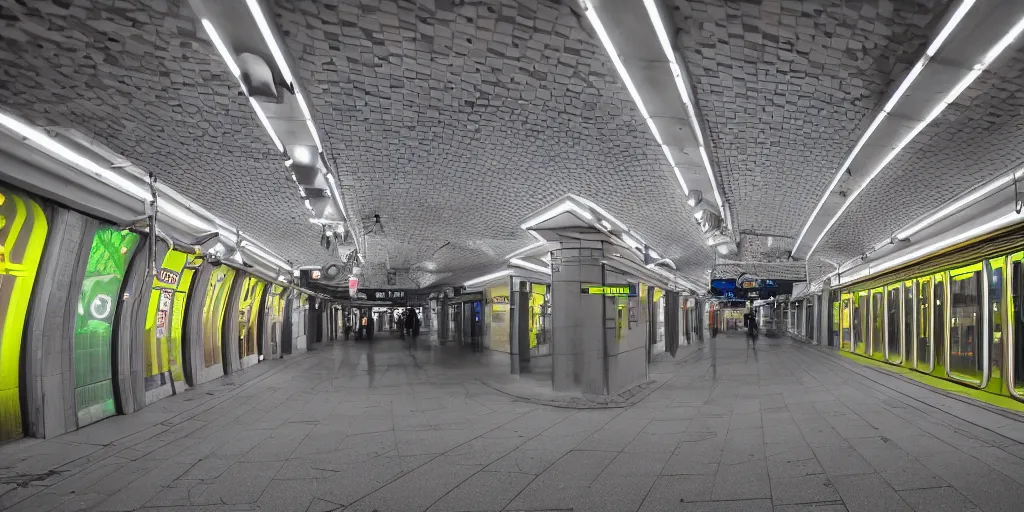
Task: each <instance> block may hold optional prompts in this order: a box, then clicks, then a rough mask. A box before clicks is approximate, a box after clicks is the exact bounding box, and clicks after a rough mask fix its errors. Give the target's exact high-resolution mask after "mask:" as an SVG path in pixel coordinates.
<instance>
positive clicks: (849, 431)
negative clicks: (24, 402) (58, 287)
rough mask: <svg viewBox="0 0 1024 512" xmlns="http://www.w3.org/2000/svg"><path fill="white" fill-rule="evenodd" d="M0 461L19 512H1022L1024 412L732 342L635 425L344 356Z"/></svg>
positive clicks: (676, 381)
mask: <svg viewBox="0 0 1024 512" xmlns="http://www.w3.org/2000/svg"><path fill="white" fill-rule="evenodd" d="M314 348H316V349H315V350H312V351H310V352H306V353H303V354H300V355H298V356H296V357H292V358H288V359H284V360H275V361H269V362H268V364H261V365H258V366H257V367H256V368H254V369H252V370H250V371H247V372H242V373H240V374H238V375H237V376H228V377H227V378H225V379H221V380H218V381H214V382H211V383H207V384H203V385H200V386H198V387H197V388H195V389H192V390H190V391H188V392H185V393H183V394H180V395H176V396H173V397H169V398H167V399H165V400H162V401H160V402H159V403H158V404H155V405H154V406H151V407H148V408H146V409H145V410H143V411H141V412H139V413H137V414H134V415H130V416H116V417H113V418H109V419H106V420H103V421H101V422H98V423H96V424H93V425H90V426H87V427H85V428H82V429H80V430H78V431H76V432H72V433H69V434H65V435H62V436H59V437H56V438H54V439H49V440H34V439H24V440H21V441H17V442H14V443H9V444H6V445H3V446H0V461H2V462H0V509H2V510H5V511H10V512H15V511H39V512H44V511H72V510H75V511H78V510H96V511H101V510H103V511H114V510H147V511H169V510H175V511H176V510H194V511H222V510H223V511H244V510H267V511H310V512H312V511H328V510H345V511H367V512H369V511H379V512H402V511H425V510H429V511H474V512H476V511H480V512H482V511H498V510H507V511H519V510H547V511H550V510H559V511H563V510H573V511H591V510H593V511H598V510H608V511H644V512H647V511H680V510H687V511H689V510H735V511H759V510H765V511H771V510H777V511H798V510H822V511H841V510H849V511H862V510H863V511H871V512H877V511H882V510H885V511H889V510H920V511H925V510H927V511H929V512H932V511H938V510H956V511H966V510H985V511H990V510H991V511H998V510H1019V509H1020V506H1019V505H1020V503H1022V502H1024V444H1022V443H1024V416H1021V415H1018V414H1017V413H1014V412H1010V411H1006V410H1002V409H996V408H994V407H992V406H989V405H987V404H983V403H981V402H974V401H972V400H971V399H969V398H965V397H961V396H956V395H951V394H946V393H944V392H942V391H939V390H935V389H933V388H928V387H925V386H922V385H921V384H919V383H916V382H913V381H910V380H907V379H905V378H902V377H900V376H898V375H896V374H893V373H890V372H888V371H885V370H881V369H876V368H872V367H869V366H864V365H859V364H855V363H854V362H852V361H849V360H848V359H847V358H844V357H841V356H839V355H837V353H836V352H834V351H832V350H831V349H828V348H824V347H818V346H813V345H807V344H803V343H799V342H796V341H793V340H791V339H788V338H779V339H767V338H764V337H762V338H761V340H760V341H759V342H758V344H757V346H756V348H752V347H750V346H749V344H748V343H747V341H746V340H745V339H744V338H743V337H742V336H739V335H734V334H730V335H720V336H718V337H717V338H714V339H709V340H708V341H706V342H705V343H704V344H703V345H696V346H694V347H693V350H692V351H689V352H686V353H685V355H683V354H679V355H677V358H675V359H672V358H666V359H664V360H661V361H658V362H655V363H653V364H652V365H651V372H652V376H654V377H656V380H657V381H658V384H657V388H656V389H654V390H653V391H652V392H651V393H650V394H648V395H647V396H646V397H644V398H643V400H641V401H639V402H638V403H636V404H634V405H631V406H628V407H616V408H607V409H596V410H595V409H588V410H580V409H573V408H560V407H549V406H544V405H537V404H534V403H528V402H524V401H521V400H518V399H515V398H513V397H510V396H508V395H506V394H503V393H501V392H498V391H495V390H493V389H491V388H489V387H487V386H485V385H483V384H482V383H481V382H480V380H479V379H480V378H482V377H484V376H486V375H487V374H488V373H490V372H493V371H494V368H493V366H494V365H498V364H501V358H491V357H489V356H487V355H486V353H484V354H470V355H468V356H466V355H464V354H463V355H459V354H454V355H453V351H452V350H451V347H439V346H431V345H430V344H423V345H421V346H420V347H418V348H417V349H416V350H409V349H408V347H407V345H405V343H404V342H403V341H402V340H398V339H393V338H388V337H385V338H380V339H378V340H376V341H375V342H374V344H373V345H372V346H370V345H368V344H365V343H355V342H345V341H335V342H333V343H326V344H324V345H323V346H321V347H314Z"/></svg>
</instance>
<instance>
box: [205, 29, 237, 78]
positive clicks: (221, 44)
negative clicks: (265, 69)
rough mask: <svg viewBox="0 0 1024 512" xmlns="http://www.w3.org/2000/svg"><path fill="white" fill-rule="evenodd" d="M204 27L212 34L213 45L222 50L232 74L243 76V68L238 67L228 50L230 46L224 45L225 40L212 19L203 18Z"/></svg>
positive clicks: (223, 57)
mask: <svg viewBox="0 0 1024 512" xmlns="http://www.w3.org/2000/svg"><path fill="white" fill-rule="evenodd" d="M202 23H203V28H205V29H206V34H207V35H209V36H210V40H211V41H213V46H214V47H215V48H217V51H218V52H220V57H221V58H222V59H224V63H225V64H227V65H228V69H229V70H231V74H232V75H235V78H240V77H241V76H242V70H241V69H238V64H235V59H234V58H233V57H232V56H231V52H229V51H228V47H227V46H224V41H222V40H221V38H220V36H219V35H218V34H217V29H215V28H213V23H210V20H208V19H206V18H203V21H202Z"/></svg>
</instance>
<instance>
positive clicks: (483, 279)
mask: <svg viewBox="0 0 1024 512" xmlns="http://www.w3.org/2000/svg"><path fill="white" fill-rule="evenodd" d="M511 273H512V271H511V270H501V271H499V272H495V273H493V274H487V275H486V276H481V277H478V278H476V279H470V280H469V281H466V282H465V283H462V284H463V285H464V286H473V285H475V284H479V283H486V282H487V281H490V280H492V279H497V278H499V277H501V276H507V275H509V274H511Z"/></svg>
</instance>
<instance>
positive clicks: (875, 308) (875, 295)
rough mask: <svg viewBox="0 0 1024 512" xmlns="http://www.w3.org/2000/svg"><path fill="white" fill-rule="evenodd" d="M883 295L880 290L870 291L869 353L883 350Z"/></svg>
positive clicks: (880, 352) (878, 352) (877, 352)
mask: <svg viewBox="0 0 1024 512" xmlns="http://www.w3.org/2000/svg"><path fill="white" fill-rule="evenodd" d="M884 324H885V296H884V295H883V294H882V292H881V291H880V290H875V291H873V292H871V352H870V353H871V354H882V353H883V352H884V350H885V348H884V347H885V340H884V339H883V336H885V329H884V328H883V326H884Z"/></svg>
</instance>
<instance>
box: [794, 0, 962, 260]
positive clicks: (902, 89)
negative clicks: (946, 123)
mask: <svg viewBox="0 0 1024 512" xmlns="http://www.w3.org/2000/svg"><path fill="white" fill-rule="evenodd" d="M974 3H975V0H963V1H962V2H961V3H960V6H959V7H957V9H956V11H954V12H953V15H952V16H951V17H950V18H949V20H948V21H947V22H946V24H945V25H944V26H943V27H942V30H941V31H940V32H939V34H938V35H937V36H936V37H935V40H933V41H932V43H931V44H930V45H929V46H928V49H927V50H926V51H925V55H924V56H923V57H921V59H920V60H918V61H917V63H916V64H915V65H914V67H913V68H911V70H910V72H909V73H908V74H907V76H906V77H904V79H903V81H902V82H901V83H900V85H899V87H898V88H897V89H896V92H895V93H893V95H892V97H891V98H889V101H887V102H886V103H885V107H883V108H882V111H881V112H879V113H878V115H877V116H876V117H875V119H874V120H873V121H872V122H871V124H870V125H869V126H868V129H867V130H866V131H865V132H864V134H863V135H861V137H860V139H859V140H858V141H857V144H856V145H854V147H853V151H851V152H850V154H849V155H847V157H846V160H844V161H843V165H842V166H841V167H839V170H838V171H837V172H836V174H835V176H834V177H833V178H832V182H831V183H830V184H829V186H828V189H826V190H825V193H824V194H823V195H822V197H821V199H820V200H818V204H817V205H815V207H814V210H813V211H812V212H811V216H810V217H808V219H807V223H806V224H804V227H803V229H801V230H800V235H799V236H797V238H796V242H795V243H794V244H793V251H794V252H795V251H796V250H797V248H798V247H800V243H801V242H803V239H804V235H806V234H807V230H808V229H809V228H810V227H811V223H812V222H814V219H815V218H816V217H817V216H818V213H819V212H820V211H821V208H822V207H823V206H824V205H825V201H827V200H828V198H829V196H830V195H831V194H832V192H833V191H834V190H835V188H836V186H837V185H839V182H840V180H842V178H843V175H844V174H845V173H846V171H847V169H849V168H850V165H851V164H852V163H853V160H854V158H856V157H857V155H858V154H860V150H861V149H863V148H864V144H866V143H867V141H868V139H869V138H871V136H872V135H873V134H874V133H875V130H876V129H878V126H879V125H880V124H881V123H882V120H883V119H885V117H886V116H887V115H888V113H889V112H890V111H892V109H893V108H895V106H896V104H897V103H898V102H899V100H900V99H901V98H902V97H903V95H904V94H905V93H906V92H907V89H908V88H910V85H911V84H912V83H913V82H914V80H916V79H917V77H918V75H920V74H921V71H922V70H924V67H925V66H926V65H927V64H928V61H929V60H931V58H932V56H934V55H935V53H936V52H937V51H938V50H939V48H940V47H941V46H942V44H943V43H944V42H945V41H946V39H947V38H948V37H949V34H950V33H952V32H953V29H955V28H956V26H957V25H958V24H960V22H961V21H962V20H963V18H964V16H965V15H966V14H967V11H969V10H970V9H971V7H973V6H974ZM957 94H959V93H957ZM928 121H929V122H930V121H931V120H930V119H929V120H928ZM922 128H923V127H922ZM915 135H916V133H915ZM899 149H902V147H900V148H899ZM897 152H898V151H897ZM894 156H895V155H894ZM886 163H888V162H886ZM872 177H873V175H872ZM868 181H871V179H870V178H869V179H868ZM844 210H845V207H844ZM832 224H833V223H829V226H828V227H827V228H826V230H825V232H827V231H828V229H831V227H832ZM823 237H824V233H822V236H821V237H819V238H818V241H820V240H821V238H823ZM817 245H818V244H817V242H815V244H814V247H812V248H811V250H810V252H808V253H807V255H808V257H809V256H810V254H811V252H814V248H815V247H817Z"/></svg>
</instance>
